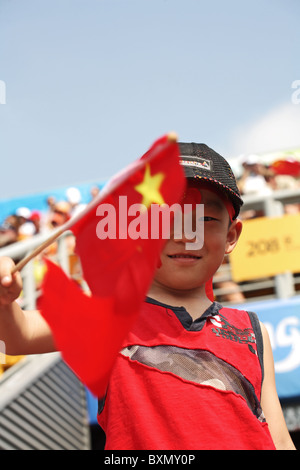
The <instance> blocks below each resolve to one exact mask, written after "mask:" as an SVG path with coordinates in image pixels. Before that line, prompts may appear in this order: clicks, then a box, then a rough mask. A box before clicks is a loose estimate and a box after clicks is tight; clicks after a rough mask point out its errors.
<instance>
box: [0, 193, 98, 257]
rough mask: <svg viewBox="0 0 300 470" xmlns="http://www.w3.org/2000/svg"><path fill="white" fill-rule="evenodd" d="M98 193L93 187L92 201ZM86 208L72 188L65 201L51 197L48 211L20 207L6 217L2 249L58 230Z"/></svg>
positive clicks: (1, 232)
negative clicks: (55, 229) (52, 230)
mask: <svg viewBox="0 0 300 470" xmlns="http://www.w3.org/2000/svg"><path fill="white" fill-rule="evenodd" d="M98 192H99V188H98V187H96V186H93V187H92V188H91V191H90V194H91V199H93V198H94V197H95V196H96V195H97V194H98ZM85 206H86V204H83V203H82V202H81V193H80V191H79V190H78V188H75V187H70V188H68V189H67V191H66V195H65V199H63V200H58V201H57V200H56V199H55V197H54V196H49V197H48V198H47V209H46V210H45V211H43V212H41V211H38V210H35V209H33V210H30V209H28V208H27V207H19V208H17V209H16V211H15V212H14V213H13V214H10V215H9V216H8V217H6V218H5V220H4V221H3V222H2V224H1V226H0V248H1V247H4V246H7V245H10V244H12V243H15V242H18V241H22V240H24V239H27V238H29V237H32V236H34V235H37V234H41V233H46V232H48V231H49V230H51V229H54V228H57V227H59V226H61V225H63V224H64V223H65V222H66V221H67V220H69V219H70V218H71V217H73V216H74V215H76V214H77V213H78V212H79V211H81V210H83V209H84V208H85Z"/></svg>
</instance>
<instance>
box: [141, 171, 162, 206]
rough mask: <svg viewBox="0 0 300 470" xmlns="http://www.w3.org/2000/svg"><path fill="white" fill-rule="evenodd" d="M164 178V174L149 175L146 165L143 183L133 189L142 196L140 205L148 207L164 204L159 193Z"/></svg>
mask: <svg viewBox="0 0 300 470" xmlns="http://www.w3.org/2000/svg"><path fill="white" fill-rule="evenodd" d="M164 178H165V175H164V173H156V174H155V175H151V172H150V165H149V164H148V165H146V170H145V174H144V179H143V181H142V182H141V183H140V184H138V185H137V186H135V187H134V189H135V190H136V191H137V192H138V193H140V194H141V195H142V196H143V200H142V202H141V204H142V205H143V206H146V207H147V208H149V207H150V205H151V204H153V203H154V204H164V202H165V201H164V199H163V197H162V195H161V193H160V186H161V184H162V182H163V180H164Z"/></svg>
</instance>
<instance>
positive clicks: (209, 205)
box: [154, 180, 242, 291]
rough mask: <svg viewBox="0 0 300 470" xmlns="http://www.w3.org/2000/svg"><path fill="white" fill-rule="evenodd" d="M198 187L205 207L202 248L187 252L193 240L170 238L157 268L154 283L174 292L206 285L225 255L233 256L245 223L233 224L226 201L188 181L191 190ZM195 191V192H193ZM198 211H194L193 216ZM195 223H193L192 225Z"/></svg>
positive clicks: (183, 237)
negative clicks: (188, 245) (231, 253)
mask: <svg viewBox="0 0 300 470" xmlns="http://www.w3.org/2000/svg"><path fill="white" fill-rule="evenodd" d="M189 187H193V188H197V190H198V191H200V194H201V204H204V220H203V224H204V243H203V246H202V248H200V249H196V250H194V249H193V250H188V249H187V244H188V243H191V242H193V240H190V239H186V238H185V235H184V234H183V235H182V237H181V238H179V239H178V238H176V239H175V238H174V237H173V234H172V233H171V237H170V239H169V240H167V242H166V244H165V246H164V249H163V251H162V253H161V266H160V267H159V268H158V269H157V271H156V274H155V277H154V283H155V284H156V285H160V286H161V287H164V288H167V289H174V290H181V291H182V290H190V289H195V288H198V287H203V286H205V283H206V282H207V281H208V280H209V279H211V278H212V276H213V275H214V274H215V272H216V271H217V269H218V268H219V266H220V265H221V263H222V261H223V258H224V255H225V254H228V253H230V252H231V251H232V250H233V248H234V247H235V245H236V243H237V240H238V238H239V235H240V232H241V229H242V224H241V222H240V221H238V220H234V221H233V222H230V217H229V214H228V211H227V209H226V206H225V204H224V202H223V200H222V199H221V198H220V197H219V196H218V194H217V193H216V192H212V191H209V190H208V189H207V187H205V188H206V189H203V188H201V183H200V182H193V181H190V180H188V188H189ZM193 191H194V189H193ZM195 216H196V211H195V210H194V211H193V217H195ZM195 224H196V221H195V220H194V221H193V225H195Z"/></svg>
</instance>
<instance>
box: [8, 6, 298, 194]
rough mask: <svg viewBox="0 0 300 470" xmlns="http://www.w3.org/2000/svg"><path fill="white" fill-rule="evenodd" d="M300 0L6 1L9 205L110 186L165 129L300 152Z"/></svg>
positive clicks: (221, 145)
mask: <svg viewBox="0 0 300 470" xmlns="http://www.w3.org/2000/svg"><path fill="white" fill-rule="evenodd" d="M299 17H300V3H299V1H298V0H251V1H247V0H245V1H240V0H227V1H226V2H225V1H224V0H211V1H202V0H43V1H41V0H26V1H24V0H0V80H1V81H2V83H3V82H4V83H5V85H6V92H5V104H4V103H1V104H0V155H1V184H0V199H5V198H7V197H13V196H18V195H22V194H24V195H25V194H31V193H34V192H38V191H41V190H48V189H49V190H50V189H51V188H56V187H59V186H62V185H76V184H78V183H83V182H88V181H94V180H95V179H97V180H99V181H102V180H106V179H107V178H108V177H110V176H112V175H113V174H114V173H115V172H117V171H118V170H120V169H121V168H122V167H124V166H126V165H127V164H128V163H130V162H131V161H133V160H135V159H136V158H138V157H139V156H140V155H142V154H143V153H144V152H145V151H146V150H147V149H148V147H149V146H150V145H151V143H152V142H153V141H154V140H155V139H156V138H158V137H160V136H161V135H163V134H165V133H167V132H168V131H170V130H175V131H176V132H177V134H178V136H179V140H181V141H194V142H204V143H206V144H207V145H209V146H211V147H212V148H214V149H215V150H216V151H218V152H220V153H221V154H223V155H224V156H225V157H228V158H232V157H235V156H237V155H239V154H241V153H253V152H266V151H273V150H277V149H281V148H292V147H295V146H298V147H300V132H299V129H300V104H295V103H293V102H292V99H291V97H292V93H293V89H292V83H293V82H294V81H295V80H300V62H299V53H300V28H299Z"/></svg>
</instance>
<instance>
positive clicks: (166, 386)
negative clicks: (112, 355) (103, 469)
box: [98, 299, 275, 450]
mask: <svg viewBox="0 0 300 470" xmlns="http://www.w3.org/2000/svg"><path fill="white" fill-rule="evenodd" d="M262 364H263V363H262V337H261V332H260V328H259V322H258V319H257V317H256V315H255V314H253V313H248V312H246V311H241V310H236V309H231V308H225V307H222V306H221V305H220V304H218V303H216V302H215V303H213V304H212V305H211V307H210V308H209V309H208V310H207V311H206V312H205V313H204V314H203V315H202V316H201V317H200V318H199V319H198V320H196V321H192V319H191V317H190V316H189V314H188V313H187V312H186V310H185V309H184V308H182V307H170V306H168V305H165V304H161V303H159V302H157V301H154V300H152V299H147V302H145V303H144V306H143V309H142V312H141V315H140V316H139V319H138V320H137V322H136V324H135V325H134V327H133V329H132V331H131V333H130V334H129V335H128V337H127V339H126V341H125V342H124V345H123V349H122V351H121V352H120V354H119V355H118V358H117V360H116V363H115V365H114V368H113V371H112V374H111V377H110V382H109V386H108V389H107V394H106V397H105V400H103V401H99V404H100V408H99V415H98V421H99V424H100V425H101V427H102V428H103V430H104V431H105V433H106V449H110V450H116V449H118V450H123V449H128V450H140V449H146V450H155V449H156V450H158V449H159V450H183V449H184V450H197V449H207V450H210V449H275V447H274V444H273V441H272V438H271V435H270V433H269V429H268V425H267V423H266V422H265V419H264V416H263V413H262V410H261V407H260V397H261V384H262V379H263V366H262Z"/></svg>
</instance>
